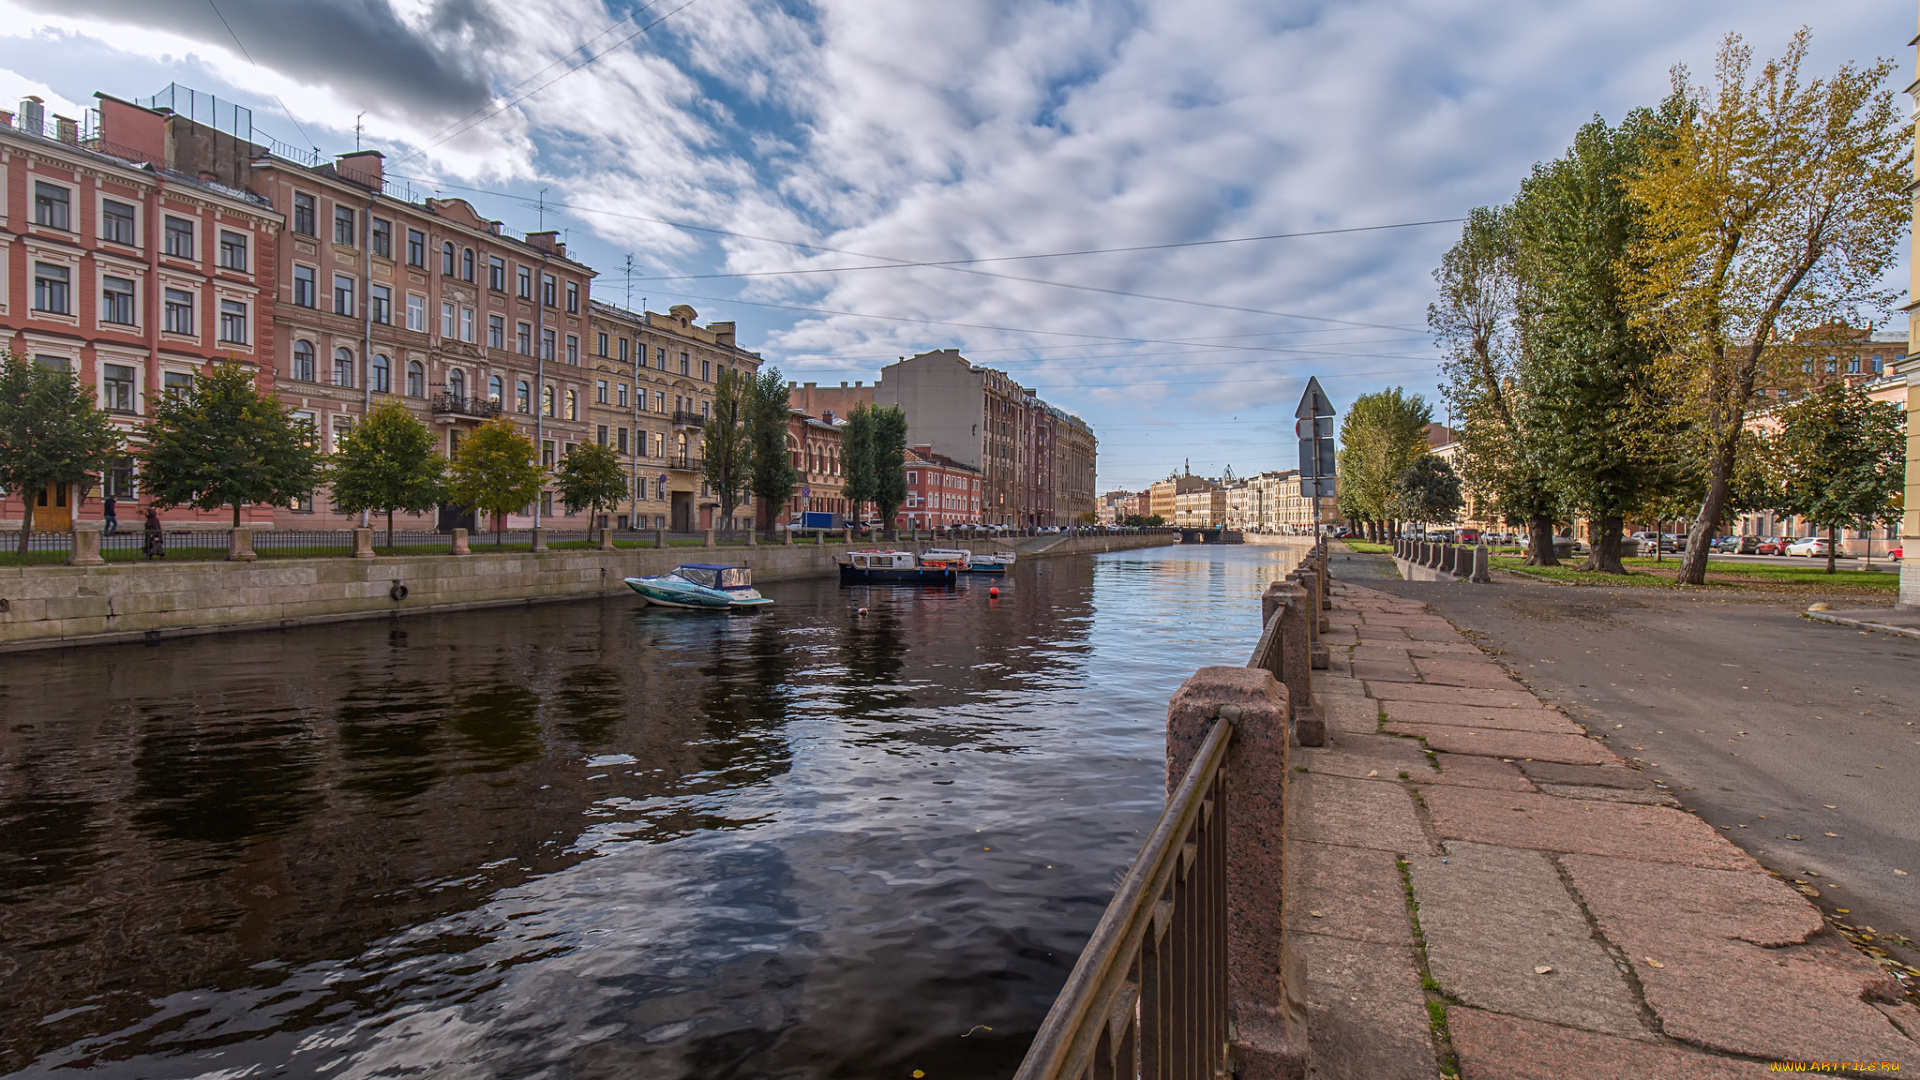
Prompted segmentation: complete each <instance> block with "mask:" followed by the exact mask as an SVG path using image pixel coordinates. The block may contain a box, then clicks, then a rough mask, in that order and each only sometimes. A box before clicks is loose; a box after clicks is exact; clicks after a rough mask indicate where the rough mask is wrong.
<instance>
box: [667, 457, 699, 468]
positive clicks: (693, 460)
mask: <svg viewBox="0 0 1920 1080" xmlns="http://www.w3.org/2000/svg"><path fill="white" fill-rule="evenodd" d="M706 467H707V463H706V462H705V461H703V460H701V459H700V458H697V457H674V458H668V459H667V468H669V469H678V470H680V471H682V472H700V471H701V470H703V469H705V468H706Z"/></svg>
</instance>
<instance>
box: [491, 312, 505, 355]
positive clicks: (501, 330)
mask: <svg viewBox="0 0 1920 1080" xmlns="http://www.w3.org/2000/svg"><path fill="white" fill-rule="evenodd" d="M506 347H507V320H506V317H505V316H502V315H489V316H487V348H489V349H504V348H506Z"/></svg>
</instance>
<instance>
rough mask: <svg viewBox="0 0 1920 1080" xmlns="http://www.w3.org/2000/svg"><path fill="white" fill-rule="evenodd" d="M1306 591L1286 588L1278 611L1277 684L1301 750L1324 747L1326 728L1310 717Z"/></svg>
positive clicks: (1310, 630) (1310, 653) (1310, 644)
mask: <svg viewBox="0 0 1920 1080" xmlns="http://www.w3.org/2000/svg"><path fill="white" fill-rule="evenodd" d="M1307 604H1308V598H1307V590H1305V589H1303V588H1301V587H1300V586H1298V585H1289V586H1287V594H1286V604H1285V606H1283V607H1282V608H1281V609H1280V615H1279V617H1280V640H1279V641H1278V642H1277V643H1276V648H1278V649H1279V652H1280V681H1281V682H1283V683H1285V684H1286V687H1287V704H1288V707H1289V708H1290V709H1291V710H1292V711H1293V722H1294V734H1295V735H1297V736H1298V737H1299V739H1300V745H1302V746H1324V745H1325V744H1326V741H1327V738H1326V726H1325V724H1324V723H1322V722H1320V721H1318V720H1317V718H1315V717H1314V716H1313V715H1312V709H1313V628H1312V623H1310V622H1309V621H1308V620H1309V619H1311V618H1312V617H1313V612H1312V611H1311V610H1309V608H1308V606H1307Z"/></svg>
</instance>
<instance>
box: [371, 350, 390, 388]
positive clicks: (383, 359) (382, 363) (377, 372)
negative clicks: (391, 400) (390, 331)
mask: <svg viewBox="0 0 1920 1080" xmlns="http://www.w3.org/2000/svg"><path fill="white" fill-rule="evenodd" d="M392 372H393V362H392V361H390V360H388V359H387V354H386V353H374V354H373V370H371V371H369V372H368V373H367V379H368V381H370V382H371V383H372V384H373V392H374V393H376V394H391V393H393V376H392Z"/></svg>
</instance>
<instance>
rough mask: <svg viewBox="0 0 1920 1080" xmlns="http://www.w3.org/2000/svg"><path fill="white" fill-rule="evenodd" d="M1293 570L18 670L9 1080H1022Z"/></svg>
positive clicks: (536, 624)
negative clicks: (1178, 761)
mask: <svg viewBox="0 0 1920 1080" xmlns="http://www.w3.org/2000/svg"><path fill="white" fill-rule="evenodd" d="M1297 554H1298V553H1297V552H1296V551H1294V550H1293V549H1290V548H1279V547H1254V546H1248V547H1197V546H1196V547H1169V548H1160V549H1147V550H1142V551H1134V552H1123V553H1114V554H1110V555H1103V556H1080V557H1071V558H1065V559H1056V560H1047V561H1042V562H1033V563H1024V564H1022V565H1020V566H1019V567H1018V568H1017V570H1016V571H1015V573H1014V575H1013V576H1012V579H1011V580H1010V581H1009V582H1008V583H1007V584H1006V585H1005V586H1004V587H1003V588H1002V589H1001V594H1000V596H999V597H998V598H997V599H994V598H991V597H989V596H988V595H987V591H986V585H985V583H984V582H973V583H969V584H968V585H967V586H965V587H963V588H961V589H959V590H957V591H954V592H951V593H947V592H936V591H917V590H910V589H877V588H876V589H867V588H858V589H841V588H838V587H837V586H836V584H835V583H833V582H831V581H807V582H792V583H777V584H771V585H768V586H767V587H766V589H765V591H766V593H767V594H768V595H770V596H772V597H773V598H774V599H775V600H776V601H777V606H775V607H773V608H770V609H766V610H762V611H759V612H754V613H745V614H739V615H727V614H710V613H702V612H677V611H667V610H663V609H659V608H646V607H643V606H641V605H640V604H639V602H638V599H637V598H627V597H618V598H610V599H606V600H586V601H580V602H575V603H556V604H547V605H540V606H536V607H528V608H518V609H494V610H485V611H475V612H468V613H460V614H448V615H439V616H430V617H421V618H414V619H407V620H401V621H393V622H359V623H347V624H341V625H337V626H328V627H315V628H307V629H298V630H287V631H261V632H256V633H242V634H229V635H223V636H217V637H206V638H198V639H185V640H178V641H170V642H165V643H161V644H158V645H154V646H134V645H129V646H111V647H98V648H91V649H84V650H74V651H67V652H50V653H41V654H24V655H13V656H8V657H0V986H3V987H5V992H4V994H3V995H0V1074H9V1075H20V1076H57V1075H70V1074H71V1073H70V1070H75V1069H85V1070H87V1072H88V1075H90V1076H95V1077H106V1078H115V1080H119V1078H129V1080H131V1078H142V1080H146V1078H154V1080H170V1078H183V1077H206V1078H219V1080H237V1078H240V1077H267V1076H299V1077H306V1076H312V1077H329V1078H345V1077H356V1078H357V1077H401V1076H423V1077H425V1076H430V1077H435V1078H466V1077H473V1078H480V1077H487V1078H493V1077H553V1078H574V1077H608V1078H614V1077H620V1078H627V1077H645V1078H648V1080H656V1078H658V1080H672V1078H677V1077H702V1078H705V1077H715V1078H733V1077H741V1078H745V1077H783V1078H785V1077H791V1078H815V1077H818V1078H828V1077H900V1078H906V1077H910V1076H914V1075H921V1074H924V1076H925V1077H926V1080H951V1078H981V1080H986V1078H1001V1077H1006V1076H1008V1075H1010V1074H1011V1073H1012V1071H1013V1069H1014V1067H1015V1066H1016V1065H1017V1063H1018V1061H1019V1059H1020V1056H1021V1054H1022V1053H1023V1052H1024V1051H1025V1048H1026V1045H1027V1043H1028V1042H1029V1041H1030V1040H1031V1038H1032V1035H1033V1032H1034V1029H1035V1028H1036V1027H1037V1025H1038V1023H1039V1021H1040V1019H1041V1017H1043V1016H1044V1015H1045V1013H1046V1010H1047V1008H1048V1006H1049V1004H1050V1003H1051V1001H1052V999H1053V996H1054V994H1055V993H1056V992H1057V991H1058V989H1059V987H1060V986H1061V984H1062V983H1063V982H1064V981H1065V979H1066V976H1067V973H1068V971H1069V970H1070V969H1071V968H1072V965H1073V962H1074V959H1075V957H1076V956H1077V953H1078V950H1079V948H1080V946H1081V945H1082V944H1083V943H1084V942H1085V940H1086V938H1087V936H1088V934H1090V933H1091V931H1092V929H1093V926H1094V924H1095V923H1096V922H1097V921H1098V919H1099V917H1100V914H1101V912H1102V910H1103V909H1104V907H1105V905H1106V902H1107V899H1108V897H1109V895H1110V894H1111V892H1112V890H1113V887H1114V885H1115V884H1116V882H1117V880H1118V878H1119V876H1120V875H1121V874H1122V873H1123V872H1124V870H1125V868H1126V866H1127V865H1128V863H1129V862H1130V861H1131V859H1132V857H1133V855H1134V853H1135V852H1136V851H1137V850H1138V848H1139V845H1140V844H1141V843H1142V842H1143V839H1144V836H1145V834H1146V832H1147V830H1148V829H1149V828H1150V827H1151V826H1152V824H1153V821H1154V819H1155V817H1156V816H1157V814H1158V813H1159V809H1160V806H1161V803H1162V796H1163V776H1162V772H1163V751H1162V745H1163V732H1162V726H1163V723H1164V718H1165V709H1166V701H1167V698H1168V696H1169V695H1170V694H1171V693H1172V692H1173V690H1174V689H1175V688H1176V687H1177V686H1178V685H1179V683H1180V681H1181V680H1182V679H1183V678H1185V677H1186V676H1187V675H1189V674H1191V673H1192V671H1193V670H1194V669H1195V668H1197V667H1200V666H1203V665H1207V664H1217V663H1227V664H1239V663H1244V662H1245V658H1246V655H1247V653H1248V652H1249V651H1250V650H1251V647H1252V645H1253V642H1254V640H1255V638H1256V637H1257V636H1258V631H1259V625H1258V624H1259V601H1258V598H1259V595H1260V593H1261V592H1262V590H1263V589H1264V588H1265V587H1266V585H1267V583H1268V582H1269V581H1271V580H1273V579H1275V578H1276V577H1279V576H1281V575H1283V574H1284V572H1285V570H1286V569H1287V567H1288V566H1290V565H1291V561H1292V559H1294V558H1297ZM863 605H864V606H865V607H866V608H867V612H866V614H865V615H864V616H862V615H860V614H858V612H857V609H858V608H859V607H861V606H863ZM914 1070H919V1071H920V1072H919V1073H918V1074H916V1073H915V1072H914Z"/></svg>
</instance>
